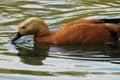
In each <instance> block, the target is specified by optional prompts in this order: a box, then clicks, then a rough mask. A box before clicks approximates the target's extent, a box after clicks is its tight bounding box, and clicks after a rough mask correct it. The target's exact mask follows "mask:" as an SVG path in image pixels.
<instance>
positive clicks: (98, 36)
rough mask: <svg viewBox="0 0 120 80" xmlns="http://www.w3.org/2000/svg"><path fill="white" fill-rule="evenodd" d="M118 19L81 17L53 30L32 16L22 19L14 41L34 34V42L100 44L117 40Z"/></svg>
mask: <svg viewBox="0 0 120 80" xmlns="http://www.w3.org/2000/svg"><path fill="white" fill-rule="evenodd" d="M119 22H120V19H92V20H87V19H81V20H76V21H73V22H70V23H68V24H66V25H64V26H62V27H60V28H59V29H58V30H56V31H54V32H50V30H49V28H48V26H47V24H46V23H45V22H44V21H43V20H42V19H41V18H36V17H32V18H29V19H26V20H24V21H23V22H22V23H20V25H19V27H18V34H17V35H16V37H14V38H13V39H12V43H14V42H15V41H16V40H17V39H19V38H20V37H21V36H24V35H34V42H35V43H44V44H101V43H112V42H116V41H118V39H119V37H120V25H119Z"/></svg>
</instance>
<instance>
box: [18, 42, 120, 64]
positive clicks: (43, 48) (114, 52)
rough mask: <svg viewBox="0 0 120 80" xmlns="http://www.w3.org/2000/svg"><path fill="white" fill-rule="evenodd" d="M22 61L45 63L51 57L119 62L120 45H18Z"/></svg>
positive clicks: (26, 62)
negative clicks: (30, 46) (31, 46)
mask: <svg viewBox="0 0 120 80" xmlns="http://www.w3.org/2000/svg"><path fill="white" fill-rule="evenodd" d="M18 50H19V53H18V56H19V57H20V61H21V62H23V63H25V64H29V65H43V64H44V63H43V60H45V59H46V58H47V57H48V56H49V57H56V58H66V59H74V60H88V61H90V60H92V61H109V62H112V63H117V64H119V63H120V62H119V60H120V59H119V57H120V54H119V52H120V50H119V46H118V45H117V47H113V46H108V45H105V44H101V45H48V44H39V43H37V44H34V47H33V48H29V47H25V46H20V45H18Z"/></svg>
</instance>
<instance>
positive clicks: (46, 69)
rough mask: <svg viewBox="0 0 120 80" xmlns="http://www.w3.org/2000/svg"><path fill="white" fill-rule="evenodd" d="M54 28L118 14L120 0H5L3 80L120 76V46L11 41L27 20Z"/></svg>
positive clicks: (0, 28) (0, 54)
mask: <svg viewBox="0 0 120 80" xmlns="http://www.w3.org/2000/svg"><path fill="white" fill-rule="evenodd" d="M30 17H41V18H42V19H44V20H45V22H46V23H47V24H48V26H49V28H50V30H51V31H55V30H56V29H58V28H59V27H60V26H62V25H64V24H66V23H68V22H71V21H74V20H77V19H81V18H88V19H91V18H118V17H120V1H119V0H110V1H109V0H84V1H83V0H26V1H25V0H9V1H8V0H0V63H1V64H0V80H66V79H69V80H80V79H81V80H93V79H94V80H120V49H119V48H120V46H119V43H120V42H118V43H117V44H118V47H111V46H108V45H105V44H101V45H41V44H34V42H33V40H32V36H25V37H23V38H21V39H20V40H19V41H17V44H16V45H13V44H11V43H10V40H11V39H12V38H13V36H14V35H15V34H16V32H17V28H18V24H19V23H20V22H22V21H23V20H24V19H26V18H30Z"/></svg>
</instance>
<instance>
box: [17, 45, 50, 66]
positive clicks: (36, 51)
mask: <svg viewBox="0 0 120 80" xmlns="http://www.w3.org/2000/svg"><path fill="white" fill-rule="evenodd" d="M18 49H19V53H18V54H17V55H18V56H19V57H20V61H21V62H23V63H25V64H30V65H43V62H42V61H43V60H45V59H46V57H48V50H49V46H42V45H41V46H40V47H37V46H35V47H34V48H27V47H24V46H21V47H20V46H19V47H18Z"/></svg>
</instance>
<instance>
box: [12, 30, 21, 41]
mask: <svg viewBox="0 0 120 80" xmlns="http://www.w3.org/2000/svg"><path fill="white" fill-rule="evenodd" d="M22 36H23V35H22V34H20V33H19V32H18V33H17V35H16V36H15V37H14V38H13V39H12V40H11V42H12V43H14V42H15V41H16V40H18V39H19V38H20V37H22Z"/></svg>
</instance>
